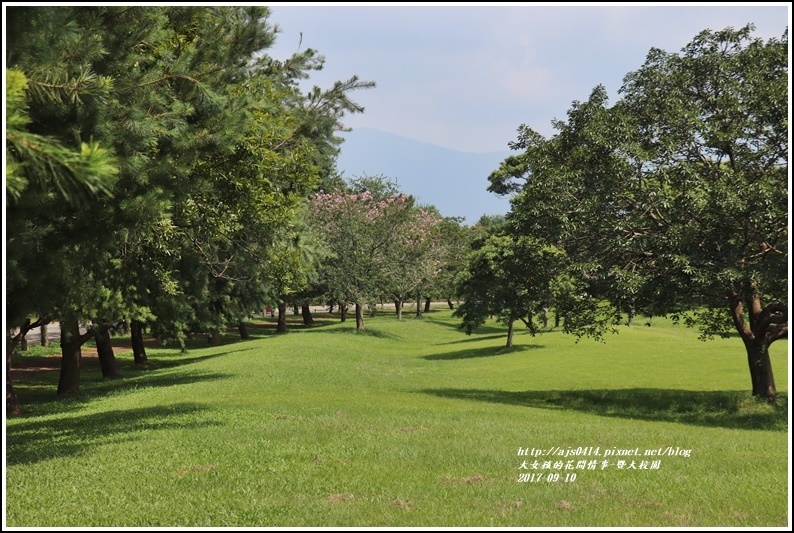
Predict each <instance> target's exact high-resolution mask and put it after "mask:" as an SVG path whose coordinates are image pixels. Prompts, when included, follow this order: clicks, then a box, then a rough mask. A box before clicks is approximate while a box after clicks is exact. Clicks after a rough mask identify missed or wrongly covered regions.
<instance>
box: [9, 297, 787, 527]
mask: <svg viewBox="0 0 794 533" xmlns="http://www.w3.org/2000/svg"><path fill="white" fill-rule="evenodd" d="M289 319H290V320H289V326H290V331H289V332H288V333H287V334H285V335H278V334H276V333H275V328H274V320H275V319H270V318H266V319H258V320H255V321H254V322H252V324H251V330H252V333H253V335H252V337H253V338H252V339H251V340H247V341H241V340H239V337H237V336H236V335H235V334H234V332H232V331H229V332H227V334H226V335H225V336H224V338H223V344H222V345H221V346H214V347H212V346H208V345H207V342H206V340H205V339H196V340H194V341H191V343H189V345H188V348H189V350H188V352H187V353H185V354H182V353H180V350H179V349H178V347H175V346H160V345H158V344H157V343H155V342H152V341H150V344H149V345H148V347H147V350H148V354H149V359H150V361H151V364H150V365H149V366H148V367H147V368H136V367H135V366H134V364H133V363H132V354H131V352H129V351H125V350H123V347H124V346H125V343H127V342H128V341H127V339H125V338H123V337H121V338H116V339H114V343H116V346H117V348H118V349H117V351H116V353H117V358H118V360H119V366H120V368H121V372H122V377H121V378H120V379H117V380H111V381H107V380H102V379H101V374H100V373H99V369H98V365H96V364H94V363H93V359H92V358H91V357H90V356H89V357H86V358H85V367H84V369H83V375H82V392H81V393H80V394H79V395H78V396H76V397H74V398H70V399H66V400H58V399H56V398H55V388H56V387H55V386H56V384H57V379H58V372H57V370H49V371H47V370H45V366H43V365H42V364H41V363H42V358H44V359H46V360H49V361H50V362H55V361H57V355H52V354H54V353H55V352H54V351H53V349H50V352H49V353H47V352H46V351H45V350H44V349H43V348H41V347H35V349H32V350H31V352H30V353H28V354H23V355H21V356H20V357H18V358H16V359H15V361H14V364H15V367H17V368H18V369H23V368H25V367H28V368H31V367H32V368H37V369H38V372H32V371H31V372H29V373H28V374H26V375H19V376H17V378H18V380H17V381H16V383H15V388H16V390H17V393H18V395H19V397H20V400H21V401H22V403H23V406H24V407H25V409H26V414H24V415H23V416H20V417H15V418H10V419H8V420H7V421H6V525H7V526H9V527H67V526H68V527H84V526H85V527H90V526H103V527H112V526H127V527H141V526H159V527H167V526H175V527H187V526H204V527H210V526H238V527H239V526H253V527H277V526H282V527H288V526H295V527H347V526H350V527H368V526H375V527H378V526H382V527H389V526H392V527H405V526H411V527H433V526H435V527H495V526H498V527H552V526H554V527H597V526H603V527H621V526H622V527H653V526H665V527H776V528H785V527H786V526H787V525H790V516H789V513H790V505H789V497H788V490H789V482H788V458H789V446H788V443H789V437H788V427H789V421H788V374H789V371H788V356H787V354H788V345H787V343H786V342H785V341H784V342H778V343H776V344H775V345H773V347H772V360H773V367H774V370H775V375H776V377H777V385H778V390H779V391H780V392H781V399H780V400H779V402H778V403H777V404H775V405H769V404H767V403H763V402H761V403H759V402H757V401H755V400H754V399H752V398H751V397H750V395H749V392H748V390H749V372H748V371H747V369H746V357H745V356H744V353H743V348H742V345H741V341H740V340H739V339H738V338H729V339H719V340H714V341H710V342H705V343H704V342H701V341H699V340H698V339H697V332H696V331H693V330H689V329H686V328H684V327H683V326H674V325H672V324H671V323H669V322H668V321H666V320H663V319H658V318H654V319H653V320H651V321H647V320H646V321H639V322H638V323H637V324H636V325H634V326H631V327H625V326H623V327H621V328H620V333H619V334H618V335H615V336H611V337H607V339H606V342H605V343H597V342H594V341H590V340H586V339H585V340H582V341H580V342H578V343H577V342H576V340H575V339H574V338H572V337H570V336H566V335H563V334H562V333H561V332H559V331H547V332H543V333H541V334H539V335H536V336H534V337H532V336H530V335H528V334H526V333H522V334H519V335H517V336H516V338H515V343H516V346H515V347H514V349H512V350H505V349H504V348H503V344H504V340H505V333H506V331H505V328H504V327H502V326H501V325H498V324H496V323H488V324H487V325H486V326H485V327H483V328H482V329H480V330H478V331H477V332H475V334H473V335H471V336H466V335H465V334H464V333H462V332H460V331H459V330H458V329H457V328H456V325H457V321H456V320H455V319H454V318H452V317H451V313H450V312H449V311H447V310H443V309H441V308H438V310H434V311H432V312H431V313H429V314H426V315H425V317H424V318H423V319H416V318H414V317H413V316H412V315H406V316H405V317H404V318H403V320H402V321H397V320H396V319H395V318H394V316H393V315H392V314H391V313H389V312H385V311H384V312H380V313H379V314H378V316H377V317H375V318H371V319H369V318H368V319H367V321H366V330H365V331H364V332H362V333H356V332H355V323H354V321H352V320H348V321H347V322H345V323H340V322H339V321H338V319H336V318H334V317H333V316H330V315H327V314H318V315H317V316H316V319H317V321H318V324H317V326H315V327H313V328H304V327H302V324H301V323H300V317H291V316H290V317H289ZM646 322H647V323H648V324H649V326H646V325H645V323H646ZM85 353H86V354H89V353H90V348H89V347H87V350H86V352H85ZM50 356H52V357H54V359H48V357H50ZM36 365H38V366H36ZM56 366H57V365H56ZM523 453H529V455H523ZM608 453H610V454H611V455H607V454H608ZM629 453H631V454H632V455H627V454H629ZM635 453H636V454H639V455H634V454H635ZM647 453H650V454H651V455H646V454H647ZM520 454H521V455H520ZM533 454H541V455H540V456H538V457H537V458H536V457H533ZM559 454H567V457H566V456H564V455H559ZM536 460H537V464H535V461H536ZM547 461H548V464H546V463H547ZM619 461H624V462H623V463H622V464H621V463H619ZM605 462H606V463H605ZM632 462H634V465H633V466H632ZM643 463H644V464H643Z"/></svg>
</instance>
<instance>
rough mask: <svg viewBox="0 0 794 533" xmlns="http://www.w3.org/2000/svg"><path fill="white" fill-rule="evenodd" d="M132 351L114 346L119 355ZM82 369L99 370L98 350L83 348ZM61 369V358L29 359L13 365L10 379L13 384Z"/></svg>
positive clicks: (114, 351)
mask: <svg viewBox="0 0 794 533" xmlns="http://www.w3.org/2000/svg"><path fill="white" fill-rule="evenodd" d="M129 351H132V347H131V346H114V347H113V353H114V354H119V353H124V352H129ZM80 354H81V355H80V368H81V369H85V368H99V356H98V355H97V351H96V348H82V349H81V350H80ZM60 369H61V356H60V355H50V356H47V357H29V358H25V359H23V360H22V361H17V362H15V363H14V364H12V365H11V371H10V372H9V373H8V377H9V378H10V379H11V382H12V383H15V382H17V381H19V380H21V379H27V378H31V377H33V376H35V375H37V374H40V373H41V372H53V371H55V370H60Z"/></svg>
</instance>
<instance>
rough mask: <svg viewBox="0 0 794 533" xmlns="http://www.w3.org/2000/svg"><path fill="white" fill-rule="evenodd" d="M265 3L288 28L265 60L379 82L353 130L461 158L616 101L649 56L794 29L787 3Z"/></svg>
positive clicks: (352, 118) (325, 81) (324, 81)
mask: <svg viewBox="0 0 794 533" xmlns="http://www.w3.org/2000/svg"><path fill="white" fill-rule="evenodd" d="M267 5H269V6H271V9H272V16H271V19H270V22H271V23H273V24H276V25H277V26H278V27H279V28H280V30H281V31H280V33H279V35H278V39H277V42H276V45H275V46H274V47H273V48H271V49H270V50H269V51H268V53H269V55H271V56H272V57H274V58H276V59H281V60H283V59H286V58H287V57H289V56H290V55H291V54H292V53H294V52H295V51H296V50H298V49H300V50H305V49H306V48H313V49H315V50H317V52H318V53H319V54H321V55H323V56H324V57H325V66H324V68H323V70H322V71H319V72H313V73H312V75H311V78H310V79H309V80H308V82H307V86H311V85H318V86H319V87H321V88H329V87H331V86H332V85H333V83H334V81H337V80H347V79H349V78H350V77H351V76H353V75H357V76H358V77H359V78H360V79H362V80H371V81H374V82H376V84H377V87H376V88H374V89H367V90H361V91H358V92H356V93H354V94H352V95H351V96H352V97H353V99H354V100H355V101H356V102H357V103H359V104H361V105H363V106H364V107H365V112H364V113H363V114H355V115H349V116H347V117H346V118H345V120H344V123H345V125H346V126H348V127H351V128H356V127H367V128H374V129H379V130H382V131H386V132H389V133H394V134H397V135H401V136H404V137H408V138H409V139H413V140H416V141H420V142H427V143H431V144H435V145H438V146H442V147H445V148H449V149H453V150H458V151H463V152H492V151H502V150H507V149H508V143H509V142H510V141H513V140H515V138H516V129H517V128H518V127H519V126H520V125H521V124H526V125H528V126H529V127H531V128H532V129H534V130H536V131H538V132H539V133H541V134H543V135H546V136H548V135H551V134H553V133H554V130H553V128H552V126H551V122H552V120H554V119H555V118H557V119H564V118H565V117H566V112H567V111H568V110H569V109H570V107H571V103H572V102H573V101H575V100H578V101H584V100H587V98H588V97H589V96H590V93H591V92H592V90H593V88H594V87H595V86H597V85H599V84H601V85H603V86H604V87H605V88H606V90H607V92H608V94H609V95H610V101H611V102H613V103H614V102H615V101H616V100H617V98H618V97H619V94H618V90H619V89H620V86H621V85H622V81H623V77H624V76H625V75H626V74H627V73H629V72H632V71H634V70H637V69H638V68H640V67H641V66H642V64H643V62H644V60H645V57H646V55H647V53H648V51H649V50H650V49H651V48H654V47H655V48H661V49H663V50H665V51H667V52H679V51H680V50H681V49H682V48H683V47H684V46H685V45H686V44H687V43H689V42H690V41H691V40H692V39H693V38H694V37H695V36H696V35H697V34H698V33H699V32H701V31H703V30H705V29H711V30H715V31H716V30H721V29H724V28H726V27H728V26H732V27H734V28H737V29H738V28H740V27H743V26H745V25H746V24H748V23H753V24H754V25H755V27H756V30H755V32H754V36H756V37H760V38H762V39H764V40H766V39H769V38H780V37H781V36H782V35H783V32H784V31H785V29H786V28H787V27H788V26H789V24H790V20H791V12H790V7H789V4H788V3H781V2H776V3H752V4H750V3H723V4H712V3H708V4H706V3H703V4H692V3H689V4H678V5H676V4H635V5H629V6H627V5H626V4H612V5H609V4H603V5H594V4H589V3H588V4H579V5H576V4H571V3H568V4H566V3H558V4H549V3H545V4H540V3H501V4H498V5H495V4H487V5H486V4H482V3H476V4H472V3H467V4H455V5H450V4H436V5H434V6H433V5H418V4H414V5H406V4H405V3H402V4H394V3H392V4H367V5H362V4H354V5H353V4H348V5H344V4H334V5H328V4H325V5H319V4H315V5H306V4H300V5H297V4H279V3H269V4H267Z"/></svg>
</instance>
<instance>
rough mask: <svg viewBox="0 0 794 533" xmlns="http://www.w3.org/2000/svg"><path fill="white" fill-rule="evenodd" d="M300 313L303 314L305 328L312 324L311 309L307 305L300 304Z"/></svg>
mask: <svg viewBox="0 0 794 533" xmlns="http://www.w3.org/2000/svg"><path fill="white" fill-rule="evenodd" d="M301 315H303V325H304V326H306V327H307V328H310V327H312V326H314V317H313V316H312V310H311V308H310V307H309V306H308V305H303V306H301Z"/></svg>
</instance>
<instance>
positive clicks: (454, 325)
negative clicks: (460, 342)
mask: <svg viewBox="0 0 794 533" xmlns="http://www.w3.org/2000/svg"><path fill="white" fill-rule="evenodd" d="M424 320H425V321H426V322H432V323H433V324H437V325H439V326H444V327H447V328H449V329H454V330H455V331H458V332H460V333H465V332H464V331H463V330H462V329H461V328H460V325H459V324H458V323H450V322H449V321H446V320H438V319H434V318H425V319H424ZM486 333H489V334H495V333H501V335H502V336H503V337H507V327H497V326H480V327H478V328H477V329H476V330H474V332H473V333H472V335H484V334H486Z"/></svg>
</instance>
